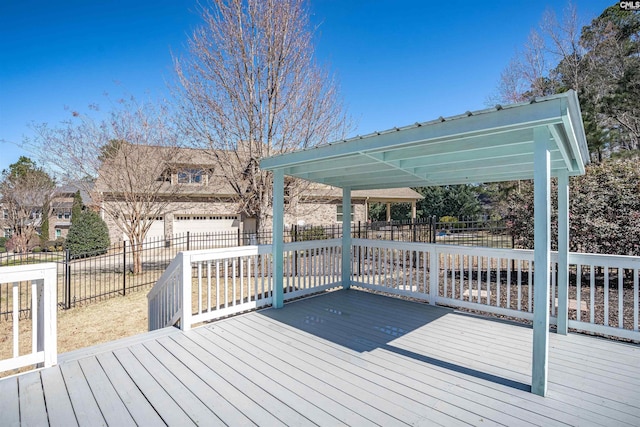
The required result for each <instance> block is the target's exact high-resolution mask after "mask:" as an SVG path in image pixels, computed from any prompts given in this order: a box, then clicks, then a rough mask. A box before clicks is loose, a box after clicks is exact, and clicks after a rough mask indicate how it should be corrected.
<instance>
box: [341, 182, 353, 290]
mask: <svg viewBox="0 0 640 427" xmlns="http://www.w3.org/2000/svg"><path fill="white" fill-rule="evenodd" d="M350 287H351V189H350V188H343V189H342V289H349V288H350Z"/></svg>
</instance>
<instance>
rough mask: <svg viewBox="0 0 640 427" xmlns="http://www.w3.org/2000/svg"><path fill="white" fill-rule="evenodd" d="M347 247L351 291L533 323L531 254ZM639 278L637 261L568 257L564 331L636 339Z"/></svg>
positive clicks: (382, 244) (419, 246) (554, 293)
mask: <svg viewBox="0 0 640 427" xmlns="http://www.w3.org/2000/svg"><path fill="white" fill-rule="evenodd" d="M352 243H353V265H352V269H351V271H352V279H351V280H352V284H353V285H354V286H360V287H363V288H368V289H373V290H379V291H384V292H388V293H394V294H400V295H405V296H410V297H413V298H418V299H422V300H425V301H428V302H430V303H433V304H443V305H448V306H453V307H462V308H467V309H472V310H478V311H482V312H488V313H493V314H498V315H504V316H509V317H514V318H520V319H526V320H532V319H533V274H534V272H535V268H534V263H533V251H531V250H514V249H493V248H479V247H466V246H450V245H437V244H423V243H403V242H389V241H375V240H364V239H353V242H352ZM557 259H558V255H557V253H555V252H552V254H551V271H550V272H549V274H550V277H551V280H550V284H551V292H550V295H551V296H550V301H549V306H550V315H551V317H552V319H551V322H552V323H555V322H556V320H555V318H556V316H557V306H558V301H557V297H558V289H557ZM432 272H437V274H432ZM639 276H640V257H630V256H619V255H595V254H579V253H570V254H569V322H568V325H569V327H570V328H575V329H577V330H581V331H586V332H593V333H600V334H605V335H610V336H616V337H621V338H627V339H631V340H634V341H640V332H639V331H638V320H639V319H638V316H639V314H638V295H639V293H638V280H639Z"/></svg>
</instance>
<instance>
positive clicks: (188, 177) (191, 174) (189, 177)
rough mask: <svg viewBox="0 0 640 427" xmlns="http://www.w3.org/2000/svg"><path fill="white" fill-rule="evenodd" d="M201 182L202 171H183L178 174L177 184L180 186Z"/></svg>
mask: <svg viewBox="0 0 640 427" xmlns="http://www.w3.org/2000/svg"><path fill="white" fill-rule="evenodd" d="M201 182H202V171H201V170H200V169H185V170H182V171H180V172H178V183H180V184H200V183H201Z"/></svg>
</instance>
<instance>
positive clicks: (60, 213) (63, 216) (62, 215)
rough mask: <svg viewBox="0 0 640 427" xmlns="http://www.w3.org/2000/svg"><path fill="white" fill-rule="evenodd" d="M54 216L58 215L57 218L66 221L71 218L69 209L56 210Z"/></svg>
mask: <svg viewBox="0 0 640 427" xmlns="http://www.w3.org/2000/svg"><path fill="white" fill-rule="evenodd" d="M56 216H57V217H58V219H66V220H67V221H68V220H70V219H71V211H69V210H65V211H58V212H56Z"/></svg>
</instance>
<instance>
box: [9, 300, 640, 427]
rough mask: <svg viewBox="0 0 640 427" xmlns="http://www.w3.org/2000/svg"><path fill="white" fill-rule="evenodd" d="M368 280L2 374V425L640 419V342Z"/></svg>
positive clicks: (586, 422)
mask: <svg viewBox="0 0 640 427" xmlns="http://www.w3.org/2000/svg"><path fill="white" fill-rule="evenodd" d="M531 345H532V331H531V328H530V327H527V326H522V325H516V324H512V323H510V322H506V321H497V320H492V319H487V318H483V317H480V316H476V315H470V314H465V313H459V312H455V311H453V310H451V309H447V308H443V307H432V306H429V305H426V304H423V303H415V302H410V301H406V300H400V299H396V298H389V297H384V296H380V295H375V294H372V293H367V292H361V291H357V290H349V291H338V292H329V293H325V294H322V295H320V296H317V297H313V298H308V299H303V300H300V301H296V302H292V303H289V304H286V305H285V307H284V308H283V309H281V310H273V309H266V310H261V311H257V312H253V313H249V314H245V315H240V316H235V317H231V318H228V319H223V320H220V321H217V322H213V323H210V324H207V325H204V326H202V327H198V328H195V329H193V330H191V331H189V332H187V333H183V332H181V331H179V330H177V329H166V330H162V331H160V332H158V331H156V332H154V333H150V334H143V335H140V336H137V337H130V338H128V339H126V340H120V341H118V342H114V343H108V344H106V345H101V346H97V347H93V348H90V349H83V350H80V351H77V352H74V353H71V354H67V355H62V356H61V357H60V363H59V365H57V366H55V367H53V368H48V369H44V370H38V371H34V372H30V373H26V374H22V375H18V376H14V377H9V378H6V379H2V380H0V414H2V419H1V422H0V424H2V425H25V426H26V425H46V424H47V423H49V424H50V425H74V424H78V425H81V426H87V425H88V426H93V425H101V424H104V425H118V426H120V425H134V424H136V425H142V426H146V425H148V426H153V425H162V424H167V425H170V426H183V425H196V424H199V425H268V426H272V425H327V426H336V425H357V426H361V425H428V426H432V425H445V426H455V425H482V426H490V425H509V426H525V425H539V426H555V425H581V426H582V425H585V426H600V425H615V426H625V425H628V426H638V425H640V346H638V345H633V344H626V343H621V342H616V341H609V340H605V339H600V338H594V337H590V336H585V335H578V334H569V335H567V336H561V335H557V334H554V333H551V334H550V336H549V345H550V350H549V355H550V358H549V392H548V395H547V397H546V398H542V397H540V396H536V395H533V394H531V393H530V392H529V390H530V386H529V384H530V381H531Z"/></svg>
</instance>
